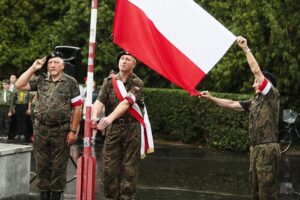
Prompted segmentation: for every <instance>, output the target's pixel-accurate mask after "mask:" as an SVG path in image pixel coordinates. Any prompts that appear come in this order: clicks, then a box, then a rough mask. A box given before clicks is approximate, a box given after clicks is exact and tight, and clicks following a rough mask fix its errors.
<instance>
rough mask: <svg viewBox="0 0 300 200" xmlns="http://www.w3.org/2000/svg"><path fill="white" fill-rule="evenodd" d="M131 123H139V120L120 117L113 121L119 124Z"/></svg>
mask: <svg viewBox="0 0 300 200" xmlns="http://www.w3.org/2000/svg"><path fill="white" fill-rule="evenodd" d="M131 123H138V121H137V120H136V119H134V118H119V119H116V120H115V121H114V122H113V124H118V125H126V124H131Z"/></svg>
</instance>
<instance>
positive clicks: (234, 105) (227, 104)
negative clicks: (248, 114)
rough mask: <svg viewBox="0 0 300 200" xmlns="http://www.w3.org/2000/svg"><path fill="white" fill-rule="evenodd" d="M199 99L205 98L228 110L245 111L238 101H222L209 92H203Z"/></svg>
mask: <svg viewBox="0 0 300 200" xmlns="http://www.w3.org/2000/svg"><path fill="white" fill-rule="evenodd" d="M199 98H203V99H205V100H207V101H209V102H211V103H213V104H215V105H217V106H219V107H222V108H227V109H231V110H236V111H244V109H243V107H242V106H241V104H240V103H239V102H238V101H233V100H230V99H220V98H217V97H214V96H212V95H211V94H210V93H209V92H208V91H203V92H201V96H199Z"/></svg>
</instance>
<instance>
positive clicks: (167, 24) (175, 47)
mask: <svg viewBox="0 0 300 200" xmlns="http://www.w3.org/2000/svg"><path fill="white" fill-rule="evenodd" d="M113 36H114V43H115V44H117V45H119V46H120V47H121V48H123V49H124V50H126V51H128V52H130V54H132V55H133V56H135V57H136V58H137V59H138V60H140V61H141V62H143V63H144V64H145V65H147V66H148V67H150V68H152V69H153V70H154V71H156V72H157V73H159V74H161V75H162V76H164V77H165V78H166V79H168V80H170V81H171V82H173V83H174V84H176V85H178V86H180V87H182V88H183V89H185V90H187V91H188V92H189V93H190V94H191V95H197V94H198V92H197V91H196V90H195V87H196V86H197V85H198V84H199V82H200V81H201V80H202V79H203V78H204V77H205V75H206V74H207V73H208V72H209V71H210V70H211V68H212V67H213V66H214V65H215V64H216V63H217V62H218V61H219V60H220V59H221V58H222V57H223V55H224V54H225V53H226V51H227V50H228V49H229V48H230V46H231V45H232V43H233V42H234V41H235V39H236V36H234V35H233V34H232V33H231V32H230V31H228V30H227V29H226V28H225V27H224V26H223V25H222V24H221V23H219V22H218V21H217V20H216V19H215V18H213V17H212V16H211V15H210V14H208V13H207V12H206V11H205V10H204V9H202V8H201V7H200V6H199V5H198V4H196V3H195V2H194V1H193V0H117V4H116V12H115V19H114V28H113Z"/></svg>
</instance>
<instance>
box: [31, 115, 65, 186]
mask: <svg viewBox="0 0 300 200" xmlns="http://www.w3.org/2000/svg"><path fill="white" fill-rule="evenodd" d="M34 126H35V129H34V134H35V142H34V155H35V159H36V175H37V187H38V188H39V189H40V190H41V191H46V190H50V191H57V192H60V191H64V189H65V187H66V170H67V163H68V159H69V155H70V148H69V145H68V144H67V142H66V138H67V134H68V133H69V130H70V123H69V122H67V123H64V124H62V125H59V126H54V127H52V126H51V127H49V126H47V125H45V124H41V123H39V121H37V120H35V125H34Z"/></svg>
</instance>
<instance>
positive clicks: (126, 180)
mask: <svg viewBox="0 0 300 200" xmlns="http://www.w3.org/2000/svg"><path fill="white" fill-rule="evenodd" d="M118 60H119V73H118V74H117V75H116V79H117V80H121V81H122V82H123V83H124V86H125V88H126V90H127V92H128V94H130V95H133V96H134V97H133V98H132V99H135V103H137V104H138V105H139V107H140V108H141V110H143V101H144V98H143V82H142V80H141V79H139V78H138V77H137V76H136V75H135V74H134V73H133V69H134V67H135V65H136V60H135V58H134V57H133V56H132V55H130V54H129V53H128V52H121V53H120V54H119V56H118ZM128 98H129V96H128ZM128 98H127V97H126V98H125V99H124V100H123V101H121V102H119V100H118V98H117V97H116V94H115V91H114V88H113V86H112V77H111V76H109V77H108V78H106V79H105V80H104V82H103V85H102V87H101V90H100V92H99V96H98V99H97V100H96V101H95V103H94V106H93V115H92V121H93V124H94V125H97V122H96V119H97V117H98V116H99V115H100V114H101V112H102V109H103V108H104V107H105V116H106V117H104V118H102V119H101V120H100V122H99V124H98V125H97V127H98V129H99V130H103V129H104V128H106V127H107V128H106V138H105V143H104V150H103V155H104V158H103V159H104V174H103V176H104V177H103V179H104V180H103V181H104V195H105V197H106V199H109V200H134V199H136V197H135V194H136V185H137V173H138V167H139V165H140V156H141V154H140V147H141V136H140V135H141V126H140V124H139V122H138V121H137V120H136V119H135V118H134V117H133V116H132V115H131V114H129V112H128V108H129V107H130V106H131V105H132V104H133V103H134V100H133V102H132V101H131V100H132V99H131V100H130V99H128Z"/></svg>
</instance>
